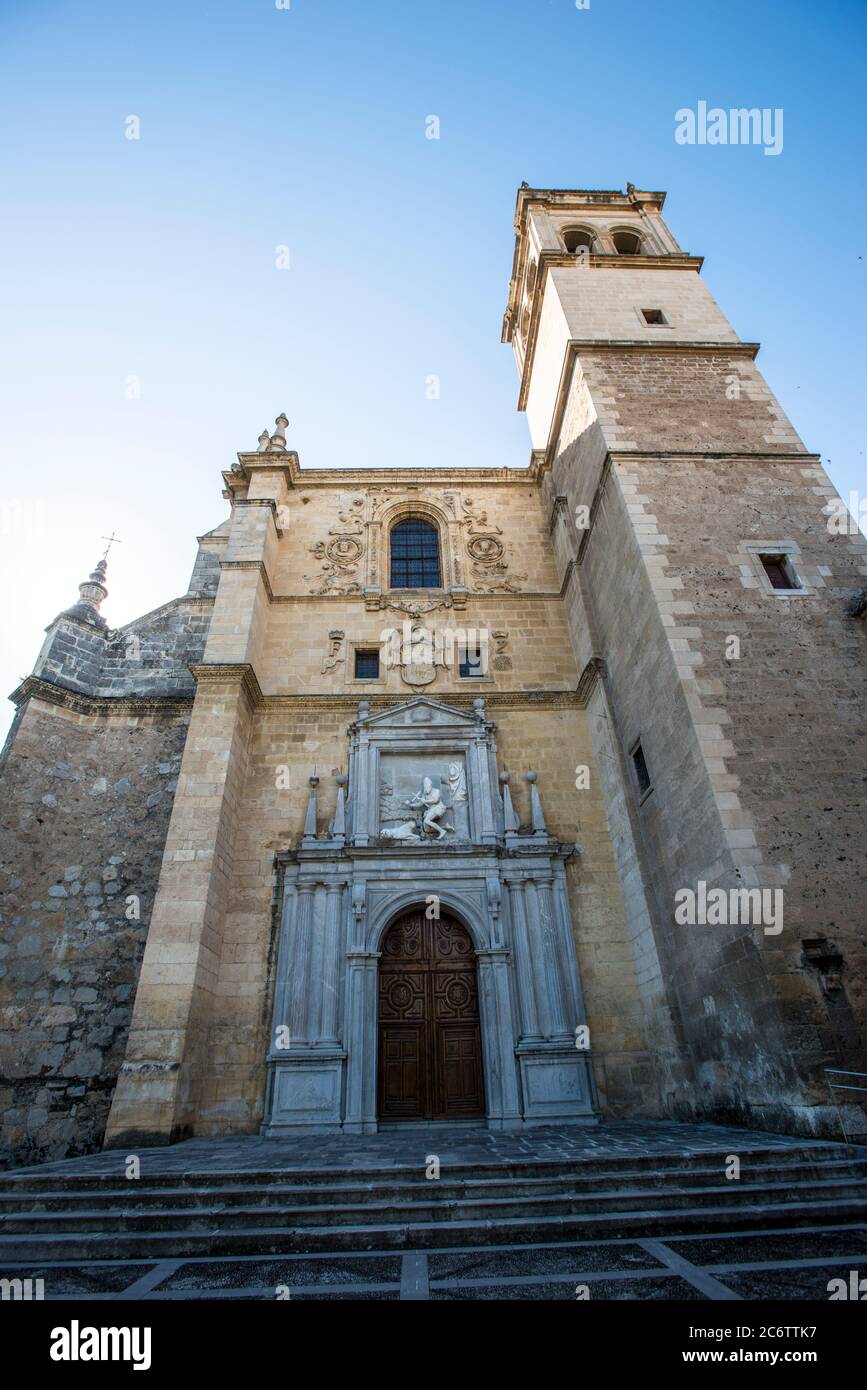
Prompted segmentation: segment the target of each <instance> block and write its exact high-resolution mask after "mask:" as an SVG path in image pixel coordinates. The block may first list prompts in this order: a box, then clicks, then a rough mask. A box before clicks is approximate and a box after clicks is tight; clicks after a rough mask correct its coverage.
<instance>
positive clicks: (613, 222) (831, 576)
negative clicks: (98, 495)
mask: <svg viewBox="0 0 867 1390" xmlns="http://www.w3.org/2000/svg"><path fill="white" fill-rule="evenodd" d="M663 202H664V195H663V194H662V193H657V192H649V191H640V190H637V189H635V188H633V187H632V186H631V185H629V186H627V192H626V193H620V192H616V191H610V190H540V189H530V188H528V187H526V186H522V188H521V189H520V190H519V193H518V199H517V206H516V213H515V246H514V258H513V266H512V276H511V280H510V284H509V292H508V304H507V309H506V313H505V317H504V322H503V340H504V341H505V342H508V343H509V344H510V345H511V346H512V348H513V351H514V355H515V360H516V363H517V368H518V373H519V378H520V386H519V398H518V405H519V408H520V409H522V410H524V411H526V414H527V419H528V424H529V428H530V436H531V457H530V462H529V465H528V466H527V467H526V468H482V467H474V466H467V467H451V466H448V467H443V468H438V469H435V470H420V469H414V468H411V467H406V468H390V469H381V470H359V469H353V468H343V467H334V468H329V469H326V470H316V471H312V470H306V471H305V470H304V469H302V468H301V466H300V463H299V460H298V457H297V455H296V454H295V453H294V452H293V451H292V449H291V447H290V445H289V444H288V443H287V439H286V429H287V426H288V423H289V422H288V420H287V419H286V417H285V416H283V415H281V416H279V417H278V418H277V421H276V422H275V427H274V430H273V432H269V431H263V433H262V435H261V436H260V438H259V441H258V446H257V447H256V448H255V449H252V450H250V451H249V452H242V453H240V454H239V455H238V459H237V463H235V464H234V465H233V466H232V468H231V469H229V470H227V471H226V472H225V473H224V474H223V485H224V496H225V497H226V499H227V501H228V503H229V507H230V515H229V517H228V519H227V520H226V522H225V523H224V524H222V525H221V526H219V527H217V528H216V530H214V531H212V532H210V533H209V534H207V535H205V536H202V537H201V538H200V540H199V551H198V558H197V560H196V563H195V566H194V570H193V575H192V578H191V582H190V587H189V590H188V592H187V593H186V594H185V595H183V596H181V597H180V598H178V599H176V600H174V601H172V602H171V603H168V604H166V605H164V606H163V607H162V608H159V609H157V610H155V611H154V612H152V613H149V614H146V615H145V616H143V617H142V618H140V619H137V620H136V621H134V622H132V623H130V624H128V625H127V626H126V627H124V628H122V629H119V630H111V629H109V628H108V627H107V625H106V623H105V621H104V619H103V618H102V616H101V614H100V606H101V604H102V602H103V600H104V598H105V596H106V592H107V583H108V580H107V565H106V562H105V560H103V561H100V563H99V564H98V565H97V567H96V568H95V570H94V572H93V574H92V575H91V576H90V577H89V579H88V580H87V581H85V583H83V584H82V585H81V586H80V597H79V601H78V603H76V604H75V605H74V606H73V607H72V608H70V609H68V610H66V611H65V612H64V613H62V614H61V615H60V616H59V617H58V618H56V619H55V620H54V622H53V623H52V624H51V625H50V626H49V628H48V630H47V635H46V639H45V642H44V644H43V648H42V651H41V653H40V655H39V658H38V660H37V663H36V666H35V668H34V671H33V673H32V674H31V675H30V676H29V677H28V678H27V679H26V680H24V681H23V682H22V684H21V685H20V686H19V688H18V689H17V690H16V691H15V692H14V694H13V697H12V698H13V700H14V701H15V703H16V706H17V713H16V717H15V721H14V724H13V728H12V731H11V733H10V737H9V740H8V741H7V745H6V749H5V751H4V755H3V762H2V767H0V790H2V797H0V803H2V809H0V814H2V826H0V834H2V843H0V865H2V875H3V881H2V884H0V887H2V895H3V904H2V917H3V920H2V943H3V944H2V952H0V954H2V959H0V971H2V974H0V1121H2V1145H3V1148H4V1150H5V1152H6V1154H7V1155H10V1156H11V1157H12V1159H13V1160H14V1161H17V1162H22V1161H33V1160H38V1159H44V1158H55V1157H61V1156H63V1155H64V1154H72V1153H77V1152H82V1151H86V1150H88V1149H92V1148H96V1147H99V1146H100V1145H103V1144H105V1145H115V1146H120V1145H123V1146H129V1145H133V1144H150V1143H169V1142H172V1141H174V1140H176V1139H179V1138H182V1137H187V1136H190V1135H228V1134H239V1133H255V1132H259V1131H262V1132H264V1133H266V1134H269V1135H284V1134H292V1133H297V1132H307V1131H310V1130H314V1131H317V1130H321V1131H332V1132H333V1131H346V1132H362V1133H370V1132H373V1131H375V1130H377V1129H379V1128H382V1127H388V1126H400V1125H406V1124H413V1123H426V1124H427V1123H434V1122H439V1121H443V1122H448V1123H455V1122H466V1123H470V1122H473V1123H478V1124H487V1125H488V1126H490V1127H492V1128H518V1127H521V1126H525V1125H535V1124H539V1123H546V1122H552V1121H556V1122H557V1123H560V1122H566V1121H568V1122H574V1123H583V1124H597V1123H600V1122H602V1123H604V1121H605V1119H606V1118H608V1117H630V1116H635V1117H638V1116H672V1117H677V1118H684V1119H686V1118H708V1119H724V1120H733V1119H734V1120H739V1121H742V1122H744V1123H749V1124H752V1125H755V1126H759V1127H762V1126H763V1127H766V1128H773V1129H780V1130H786V1131H789V1132H793V1133H805V1134H830V1135H835V1136H836V1135H839V1132H840V1131H839V1126H840V1115H841V1113H845V1115H846V1116H847V1117H848V1119H847V1123H848V1127H849V1129H850V1131H851V1130H852V1128H853V1127H857V1125H858V1124H859V1123H862V1122H863V1121H862V1120H861V1119H860V1118H859V1112H858V1108H857V1106H855V1105H852V1104H849V1105H848V1106H846V1105H844V1106H843V1107H842V1111H841V1107H840V1104H839V1102H840V1100H841V1096H843V1098H844V1099H845V1094H844V1093H841V1092H840V1091H838V1090H835V1084H834V1078H835V1077H836V1076H837V1072H835V1071H834V1070H833V1069H835V1068H836V1069H843V1070H845V1069H849V1070H852V1071H861V1072H864V1071H867V1038H865V978H867V970H865V963H867V893H865V881H864V863H865V832H864V818H863V786H864V782H863V776H864V763H865V759H864V747H865V731H864V721H863V709H864V655H865V635H867V630H865V620H864V611H865V604H864V593H865V586H867V577H865V576H867V546H865V543H864V540H863V537H862V536H861V535H860V533H859V532H858V531H857V529H856V528H855V527H854V524H853V525H850V524H849V523H848V517H847V514H846V511H845V508H844V507H842V504H840V502H839V499H838V498H837V495H836V492H835V490H834V488H833V487H832V485H831V484H830V482H829V480H828V478H827V475H826V474H825V472H824V470H823V469H822V467H821V463H820V459H819V458H818V457H817V456H816V455H814V454H811V453H809V452H808V451H807V450H806V448H805V446H804V444H803V443H802V442H801V441H800V439H799V438H798V436H797V435H796V433H795V431H794V430H793V428H792V426H791V424H790V423H789V421H788V420H787V418H786V416H785V414H784V413H783V410H782V408H781V406H780V405H779V404H778V402H777V401H776V399H775V398H774V396H773V395H772V394H771V392H770V391H769V389H768V386H767V385H766V383H765V382H764V380H763V378H762V376H761V374H760V372H759V370H758V368H757V367H756V364H755V358H756V354H757V351H758V347H757V345H756V344H755V343H746V342H743V341H741V340H740V339H739V338H738V336H737V334H736V333H735V332H734V330H733V329H732V327H731V326H730V325H729V323H728V322H727V320H726V319H725V317H724V315H723V314H722V312H721V310H720V309H719V307H718V306H717V305H716V303H715V302H714V300H713V298H712V296H711V295H710V294H709V292H708V290H707V289H706V287H705V285H704V282H703V280H702V278H701V274H700V272H701V260H700V258H699V257H696V256H693V255H690V254H687V253H686V252H684V251H683V250H682V249H681V248H680V246H679V245H678V243H677V241H676V240H675V239H674V237H673V235H672V233H671V231H670V230H669V228H668V226H667V224H666V222H665V220H664V219H663V216H662V208H663Z"/></svg>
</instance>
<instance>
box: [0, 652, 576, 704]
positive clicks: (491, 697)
mask: <svg viewBox="0 0 867 1390" xmlns="http://www.w3.org/2000/svg"><path fill="white" fill-rule="evenodd" d="M189 669H190V671H191V673H192V675H193V676H194V678H195V680H196V682H197V684H202V683H210V684H224V685H225V684H227V683H235V682H237V681H238V680H242V681H243V684H244V685H245V688H246V690H247V694H248V696H249V697H250V698H251V700H252V703H253V705H254V708H255V709H256V711H257V712H258V713H266V712H271V711H277V710H281V709H307V710H313V709H344V710H351V711H353V712H354V711H355V710H356V709H357V708H358V694H357V692H354V691H350V692H347V693H346V694H324V695H311V694H306V695H264V694H263V693H262V689H261V687H260V685H259V682H258V680H257V679H256V675H255V672H254V671H253V668H252V667H251V666H247V667H244V664H243V663H238V664H237V665H234V664H224V665H214V666H209V665H199V666H191V667H190V668H189ZM242 671H243V674H240V673H241V672H242ZM582 680H583V678H582ZM582 689H583V687H582V686H581V685H580V684H579V686H578V688H577V689H576V690H499V691H494V690H488V689H486V691H485V701H486V703H487V704H488V705H489V706H490V707H491V708H492V709H525V708H530V707H532V708H538V707H539V706H542V707H544V708H545V709H583V708H584V706H585V705H586V703H587V700H586V698H584V696H583V694H582ZM9 698H10V700H12V702H13V704H15V705H16V706H20V705H23V704H24V703H25V702H26V701H27V700H30V699H39V700H42V701H43V702H44V703H46V704H51V705H58V706H62V707H64V708H66V709H69V710H72V711H74V712H75V713H76V714H91V715H97V716H102V717H109V718H110V717H112V716H114V717H116V718H125V717H132V716H136V717H142V716H152V717H156V718H172V717H177V716H181V715H189V714H190V712H191V710H192V707H193V701H194V699H195V696H194V695H192V694H190V695H153V696H138V695H88V694H86V693H85V692H82V691H77V690H68V689H66V687H64V686H59V685H54V684H52V682H51V681H44V680H42V679H40V677H39V676H28V677H27V679H26V680H24V681H22V683H21V684H20V685H19V686H18V687H17V688H16V689H15V690H13V692H12V694H11V695H10V697H9ZM474 698H475V696H474V695H473V694H469V693H464V692H462V691H456V692H455V693H453V694H452V693H451V692H450V693H449V696H448V700H449V704H450V705H455V706H456V707H457V708H459V709H471V708H472V706H473V700H474ZM588 698H589V696H588ZM405 701H406V693H405V692H404V693H402V694H397V693H396V694H394V695H377V698H376V700H375V701H373V702H372V703H373V704H375V706H376V708H377V709H386V708H389V707H392V706H395V705H400V704H403V703H404V702H405Z"/></svg>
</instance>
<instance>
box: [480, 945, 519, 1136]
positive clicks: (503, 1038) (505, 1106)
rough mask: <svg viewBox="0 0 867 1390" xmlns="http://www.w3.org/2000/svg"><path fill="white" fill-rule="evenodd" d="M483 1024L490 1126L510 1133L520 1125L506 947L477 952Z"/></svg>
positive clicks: (513, 1026)
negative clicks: (510, 1129) (511, 1129)
mask: <svg viewBox="0 0 867 1390" xmlns="http://www.w3.org/2000/svg"><path fill="white" fill-rule="evenodd" d="M476 959H477V962H478V975H479V1000H480V1003H481V1010H480V1012H481V1021H482V1030H483V1036H482V1056H483V1058H484V1063H485V1093H486V1098H487V1108H488V1126H489V1128H491V1129H509V1128H512V1127H514V1126H516V1125H519V1124H520V1123H521V1109H520V1103H519V1096H518V1072H517V1067H516V1065H515V1024H514V1019H513V1016H512V995H511V990H510V987H509V953H508V951H507V950H506V949H505V948H504V947H494V948H493V949H491V950H488V951H479V952H477V955H476Z"/></svg>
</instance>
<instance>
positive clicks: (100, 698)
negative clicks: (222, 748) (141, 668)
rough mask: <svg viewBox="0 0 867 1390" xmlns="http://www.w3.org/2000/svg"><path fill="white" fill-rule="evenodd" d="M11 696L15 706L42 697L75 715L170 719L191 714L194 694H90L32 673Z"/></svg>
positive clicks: (45, 701)
mask: <svg viewBox="0 0 867 1390" xmlns="http://www.w3.org/2000/svg"><path fill="white" fill-rule="evenodd" d="M9 699H10V700H11V701H12V703H13V704H15V705H18V706H20V705H23V704H25V703H26V701H27V700H32V699H36V700H41V701H42V702H43V703H44V704H48V705H57V706H60V707H62V708H64V709H68V710H72V711H73V712H74V713H75V714H93V715H101V716H103V717H111V716H115V717H118V718H121V717H122V718H126V717H132V716H135V717H141V716H156V717H160V718H167V717H169V718H170V717H172V716H177V715H189V713H190V711H191V709H192V707H193V699H194V696H193V695H192V694H190V695H88V694H87V693H86V692H85V691H78V690H69V689H67V687H66V686H62V685H55V684H54V683H53V682H52V681H46V680H42V678H41V677H40V676H28V677H27V679H26V680H24V681H22V682H21V684H20V685H19V686H18V687H17V688H16V689H15V690H13V692H12V694H11V695H10V696H9Z"/></svg>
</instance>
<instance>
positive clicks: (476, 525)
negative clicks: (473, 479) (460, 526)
mask: <svg viewBox="0 0 867 1390" xmlns="http://www.w3.org/2000/svg"><path fill="white" fill-rule="evenodd" d="M463 508H464V516H463V523H464V525H465V526H466V528H467V535H468V536H501V535H502V534H503V532H502V530H501V529H500V527H499V526H490V525H489V524H488V513H487V512H482V511H477V510H476V504H475V502H474V501H473V499H472V497H465V498H464V500H463ZM468 548H469V547H468Z"/></svg>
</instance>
